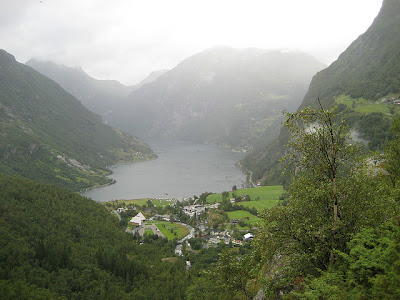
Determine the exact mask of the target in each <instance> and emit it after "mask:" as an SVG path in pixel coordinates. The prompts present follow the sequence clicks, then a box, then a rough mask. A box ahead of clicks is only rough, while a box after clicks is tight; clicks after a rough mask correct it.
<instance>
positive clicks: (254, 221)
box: [105, 187, 282, 256]
mask: <svg viewBox="0 0 400 300" xmlns="http://www.w3.org/2000/svg"><path fill="white" fill-rule="evenodd" d="M276 188H277V190H278V192H274V195H273V197H272V198H271V197H269V198H268V197H265V196H264V197H262V198H261V199H260V197H259V196H257V197H254V196H253V197H254V198H255V199H253V201H251V197H250V196H249V195H247V194H241V193H242V192H248V191H247V190H246V191H237V192H235V191H231V192H224V193H221V194H212V193H203V194H202V195H200V197H196V196H195V197H193V198H186V199H183V200H182V201H178V200H176V199H169V198H159V199H140V200H118V201H117V200H115V201H111V202H107V203H106V204H105V206H106V207H107V208H108V209H109V210H110V211H111V212H112V213H114V214H116V215H117V216H118V218H119V220H120V223H121V225H122V226H124V228H125V231H126V232H127V233H129V234H133V235H135V236H137V237H146V236H158V237H159V238H167V239H168V240H174V241H175V242H176V249H175V253H176V255H178V256H182V255H184V254H185V253H184V252H186V253H187V252H191V253H197V252H198V251H200V250H201V249H210V248H217V247H232V248H233V247H242V246H245V245H246V244H249V243H251V240H252V239H253V237H254V236H255V235H256V232H257V226H258V222H259V221H261V218H260V217H258V216H257V215H258V214H259V213H260V210H261V208H262V207H263V206H260V205H261V204H263V205H265V204H266V203H267V201H269V202H268V203H270V205H276V203H277V201H280V200H279V196H280V195H281V192H282V190H281V187H276ZM255 189H256V190H257V192H258V193H261V194H260V196H263V194H262V192H263V189H262V188H255ZM257 195H258V194H257ZM264 198H265V199H264ZM267 198H268V199H267ZM271 201H272V202H271ZM252 205H254V206H259V209H258V210H257V209H256V208H255V207H254V206H252ZM260 207H261V208H260Z"/></svg>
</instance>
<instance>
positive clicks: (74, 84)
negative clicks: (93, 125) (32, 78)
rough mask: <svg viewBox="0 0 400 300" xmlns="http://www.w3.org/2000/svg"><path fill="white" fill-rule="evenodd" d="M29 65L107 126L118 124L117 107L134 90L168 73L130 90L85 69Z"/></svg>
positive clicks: (41, 63)
mask: <svg viewBox="0 0 400 300" xmlns="http://www.w3.org/2000/svg"><path fill="white" fill-rule="evenodd" d="M25 64H26V65H28V66H30V67H32V68H33V69H35V70H36V71H38V72H39V73H40V74H42V75H44V76H46V77H48V78H50V79H52V80H54V81H55V82H57V83H58V84H59V85H60V86H61V87H62V88H63V89H64V90H66V91H67V92H68V93H70V94H71V95H73V96H74V97H75V98H77V99H79V100H80V101H81V102H82V104H83V105H84V106H86V107H87V108H88V109H89V110H91V111H92V112H94V113H96V114H99V115H100V116H102V119H103V122H105V123H107V124H108V123H110V124H113V123H115V122H113V120H112V113H113V108H114V107H115V106H116V105H117V103H124V101H126V98H127V97H128V95H129V94H130V93H131V92H132V91H133V90H135V89H138V88H139V87H141V86H143V85H145V84H147V83H150V82H152V81H154V80H156V79H157V78H158V77H160V76H161V75H163V74H164V73H165V72H167V70H158V71H154V72H151V73H150V74H149V76H147V77H146V78H145V79H143V80H142V81H141V82H139V83H138V84H136V85H133V86H126V85H123V84H122V83H120V82H118V81H116V80H98V79H95V78H93V77H91V76H89V75H88V74H87V73H85V72H84V71H83V69H82V68H81V67H68V66H64V65H58V64H56V63H54V62H52V61H45V60H38V59H35V58H31V59H30V60H28V61H27V62H26V63H25ZM122 105H123V104H122Z"/></svg>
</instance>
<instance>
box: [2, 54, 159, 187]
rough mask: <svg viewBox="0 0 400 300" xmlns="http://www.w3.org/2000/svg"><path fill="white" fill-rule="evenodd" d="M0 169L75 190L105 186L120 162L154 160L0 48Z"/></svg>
mask: <svg viewBox="0 0 400 300" xmlns="http://www.w3.org/2000/svg"><path fill="white" fill-rule="evenodd" d="M0 134H1V137H0V170H1V172H3V173H8V174H14V175H22V176H25V177H28V178H31V179H37V180H41V181H44V182H48V183H56V184H58V185H61V186H65V187H69V188H71V189H73V190H79V189H82V188H87V187H91V186H94V185H100V184H106V183H109V182H110V179H107V178H105V176H104V175H105V174H107V173H108V172H109V171H108V170H107V166H110V165H112V164H114V163H116V162H118V161H123V160H127V161H129V160H135V159H147V158H150V157H153V156H154V153H153V152H152V151H151V149H150V148H149V147H148V146H147V145H146V144H145V143H143V142H142V141H140V140H139V139H137V138H135V137H133V136H130V135H128V134H125V133H123V132H121V131H117V130H115V129H113V128H111V127H109V126H106V125H104V124H102V123H101V118H100V117H99V116H98V115H95V114H93V113H91V112H90V111H89V110H87V109H86V108H85V107H84V106H83V105H82V104H81V103H80V102H79V101H78V100H77V99H76V98H74V97H73V96H71V95H70V94H68V93H67V92H65V91H64V90H63V89H62V88H61V87H60V86H59V85H58V84H56V83H55V82H53V81H52V80H50V79H48V78H47V77H45V76H43V75H41V74H39V73H38V72H36V71H34V70H33V69H32V68H30V67H28V66H25V65H23V64H20V63H18V62H17V61H16V60H15V58H14V57H13V56H12V55H10V54H9V53H7V52H6V51H4V50H0Z"/></svg>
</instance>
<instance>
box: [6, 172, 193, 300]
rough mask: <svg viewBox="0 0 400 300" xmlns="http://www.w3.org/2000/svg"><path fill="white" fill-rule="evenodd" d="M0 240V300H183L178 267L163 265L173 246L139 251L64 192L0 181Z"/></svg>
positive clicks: (159, 242)
mask: <svg viewBox="0 0 400 300" xmlns="http://www.w3.org/2000/svg"><path fill="white" fill-rule="evenodd" d="M0 236H1V239H0V298H1V299H179V298H182V294H183V291H184V283H185V282H184V281H185V278H186V276H184V275H182V274H183V273H184V268H185V265H184V262H183V261H180V260H179V261H177V262H176V263H175V264H171V263H169V262H162V260H161V259H162V258H163V257H169V256H172V255H173V253H174V247H175V244H174V243H173V242H168V241H167V240H166V239H157V238H145V239H144V240H142V242H144V243H143V244H139V242H140V241H139V240H135V239H134V238H133V235H132V234H127V233H125V232H124V229H123V228H122V227H120V225H119V223H118V219H117V217H116V216H115V215H113V214H110V212H109V211H107V210H106V209H105V208H104V207H103V206H102V205H101V204H98V203H96V202H95V201H93V200H91V199H87V198H85V197H81V196H79V195H78V194H77V193H73V192H70V191H68V190H67V189H63V188H59V187H57V186H51V185H46V184H41V183H38V182H34V181H30V180H27V179H23V178H22V177H14V176H8V175H1V174H0ZM166 278H168V280H165V279H166ZM160 293H161V294H162V296H160Z"/></svg>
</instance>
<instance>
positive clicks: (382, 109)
mask: <svg viewBox="0 0 400 300" xmlns="http://www.w3.org/2000/svg"><path fill="white" fill-rule="evenodd" d="M389 96H390V95H389ZM389 96H387V97H388V98H389ZM393 97H394V98H395V99H397V98H398V95H396V96H395V95H393ZM335 102H336V103H337V104H344V105H346V106H347V108H349V109H353V110H355V111H356V112H359V113H362V114H370V113H373V112H379V113H383V114H389V112H390V110H389V109H390V106H389V105H387V104H385V103H382V102H381V101H380V100H378V101H376V102H374V101H369V100H366V99H364V98H356V99H355V98H352V97H351V96H348V95H340V96H339V97H337V98H336V99H335ZM395 108H397V106H395Z"/></svg>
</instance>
